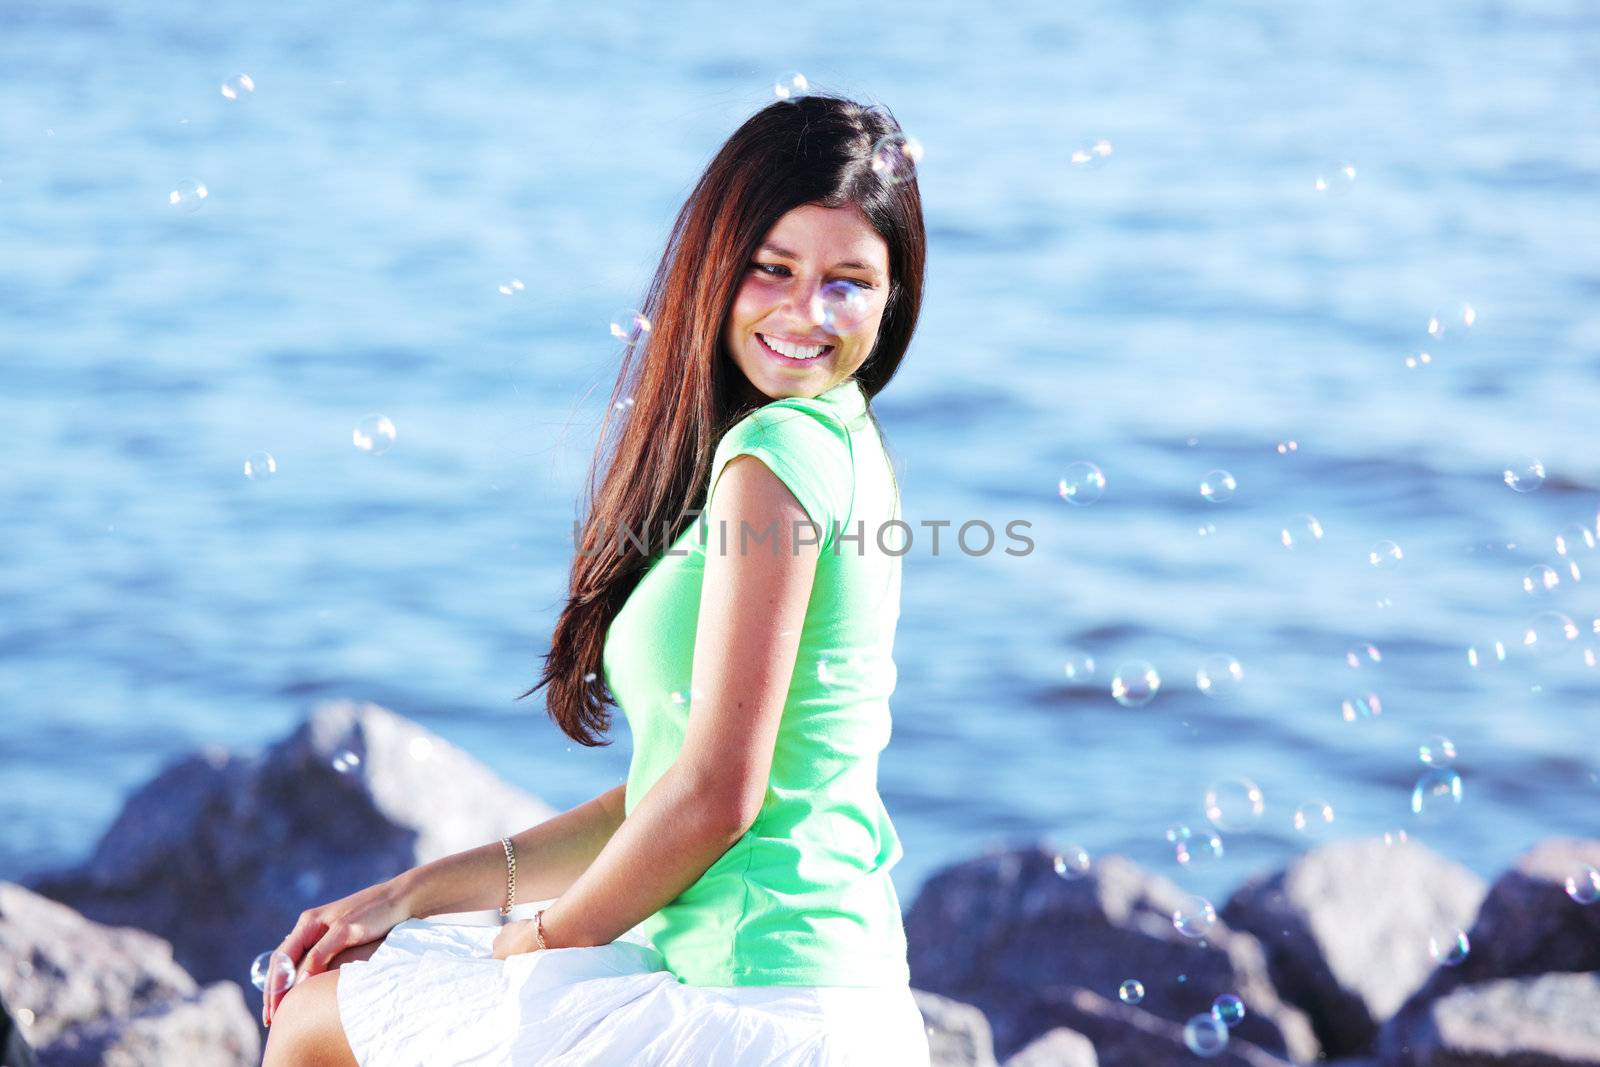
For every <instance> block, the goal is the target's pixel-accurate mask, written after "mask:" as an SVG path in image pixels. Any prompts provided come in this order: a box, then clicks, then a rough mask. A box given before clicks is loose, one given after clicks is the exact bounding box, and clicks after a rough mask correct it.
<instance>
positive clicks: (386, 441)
mask: <svg viewBox="0 0 1600 1067" xmlns="http://www.w3.org/2000/svg"><path fill="white" fill-rule="evenodd" d="M394 438H395V428H394V423H393V422H391V421H389V416H387V415H380V414H378V413H377V412H373V413H372V414H371V415H368V416H366V417H365V418H363V419H362V420H361V421H360V422H359V423H357V424H356V428H355V429H354V430H352V431H351V432H350V440H351V441H352V443H354V444H355V446H356V447H357V448H359V449H360V450H361V451H363V452H365V453H367V455H369V456H381V455H383V454H384V453H385V452H387V451H389V446H390V445H392V444H394Z"/></svg>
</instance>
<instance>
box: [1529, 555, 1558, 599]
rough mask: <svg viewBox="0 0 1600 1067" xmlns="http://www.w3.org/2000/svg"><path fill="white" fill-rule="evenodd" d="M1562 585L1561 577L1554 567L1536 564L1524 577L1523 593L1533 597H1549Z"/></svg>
mask: <svg viewBox="0 0 1600 1067" xmlns="http://www.w3.org/2000/svg"><path fill="white" fill-rule="evenodd" d="M1560 584H1561V575H1560V574H1557V573H1556V569H1555V568H1554V567H1550V566H1546V565H1545V564H1543V563H1535V564H1534V565H1533V566H1531V567H1529V568H1528V573H1526V574H1524V575H1523V576H1522V591H1523V592H1524V593H1527V594H1528V595H1529V596H1533V597H1544V596H1549V595H1550V594H1551V593H1552V592H1554V591H1555V588H1556V586H1558V585H1560Z"/></svg>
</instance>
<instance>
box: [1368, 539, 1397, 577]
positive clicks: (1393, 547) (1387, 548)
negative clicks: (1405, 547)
mask: <svg viewBox="0 0 1600 1067" xmlns="http://www.w3.org/2000/svg"><path fill="white" fill-rule="evenodd" d="M1405 558H1406V554H1405V553H1404V552H1402V551H1401V550H1400V546H1399V545H1397V544H1395V543H1394V542H1393V541H1379V542H1378V543H1377V544H1375V545H1373V546H1372V548H1370V549H1369V550H1368V551H1367V562H1368V563H1370V564H1372V565H1373V566H1374V567H1377V568H1379V569H1380V570H1388V569H1390V568H1392V567H1394V566H1395V565H1397V564H1398V563H1399V562H1400V561H1401V560H1403V559H1405Z"/></svg>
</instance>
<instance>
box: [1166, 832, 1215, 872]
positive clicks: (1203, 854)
mask: <svg viewBox="0 0 1600 1067" xmlns="http://www.w3.org/2000/svg"><path fill="white" fill-rule="evenodd" d="M1172 847H1173V855H1174V858H1175V859H1177V861H1178V862H1179V863H1181V864H1183V865H1184V866H1185V867H1208V866H1211V865H1212V864H1214V863H1215V862H1216V861H1217V860H1220V859H1221V858H1222V855H1223V847H1222V838H1220V837H1218V836H1217V835H1216V834H1214V833H1212V832H1211V831H1210V830H1201V831H1200V832H1199V833H1193V832H1191V833H1190V834H1189V835H1187V836H1186V837H1181V838H1179V839H1178V840H1177V841H1176V842H1174V843H1173V846H1172Z"/></svg>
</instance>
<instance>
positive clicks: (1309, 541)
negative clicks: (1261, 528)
mask: <svg viewBox="0 0 1600 1067" xmlns="http://www.w3.org/2000/svg"><path fill="white" fill-rule="evenodd" d="M1278 540H1279V541H1280V542H1281V543H1282V544H1283V547H1284V548H1287V549H1291V550H1295V549H1306V548H1312V547H1315V546H1316V545H1317V544H1318V543H1320V542H1321V541H1322V523H1320V522H1318V521H1317V517H1316V516H1315V515H1310V514H1306V513H1301V514H1299V515H1296V516H1294V517H1293V518H1291V519H1290V520H1289V521H1288V522H1287V523H1285V524H1284V526H1283V529H1282V530H1281V531H1279V533H1278Z"/></svg>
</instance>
